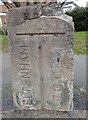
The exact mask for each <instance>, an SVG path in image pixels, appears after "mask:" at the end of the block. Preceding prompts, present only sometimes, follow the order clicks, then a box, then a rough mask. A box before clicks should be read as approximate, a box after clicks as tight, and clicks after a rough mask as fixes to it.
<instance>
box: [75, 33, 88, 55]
mask: <svg viewBox="0 0 88 120" xmlns="http://www.w3.org/2000/svg"><path fill="white" fill-rule="evenodd" d="M87 34H88V31H87V32H84V31H83V32H75V33H74V45H73V52H74V54H88V46H87V43H88V38H87Z"/></svg>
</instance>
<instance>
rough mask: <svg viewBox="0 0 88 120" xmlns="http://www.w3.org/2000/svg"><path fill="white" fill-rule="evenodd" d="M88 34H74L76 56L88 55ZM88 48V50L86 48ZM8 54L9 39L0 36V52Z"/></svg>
mask: <svg viewBox="0 0 88 120" xmlns="http://www.w3.org/2000/svg"><path fill="white" fill-rule="evenodd" d="M87 34H88V32H84V31H83V32H75V33H74V45H73V52H74V54H88V44H87V43H88V39H87V37H86V35H87ZM86 47H87V48H86ZM1 50H2V51H3V52H6V51H8V50H9V48H8V37H7V36H5V35H0V51H1Z"/></svg>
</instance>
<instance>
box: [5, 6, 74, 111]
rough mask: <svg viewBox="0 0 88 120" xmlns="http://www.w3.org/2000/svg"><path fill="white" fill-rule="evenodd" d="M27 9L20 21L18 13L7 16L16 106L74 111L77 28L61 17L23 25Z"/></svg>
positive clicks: (14, 10) (11, 12) (52, 17)
mask: <svg viewBox="0 0 88 120" xmlns="http://www.w3.org/2000/svg"><path fill="white" fill-rule="evenodd" d="M24 9H26V8H19V10H20V11H21V14H20V12H18V13H17V14H19V15H21V16H20V19H19V20H17V19H18V16H14V15H13V13H14V12H17V9H12V10H11V11H9V12H8V14H7V26H8V33H9V38H10V46H11V71H12V80H13V100H14V104H15V106H16V107H19V108H20V109H34V110H35V109H50V110H58V111H69V110H72V106H73V53H72V45H73V26H72V25H71V24H69V23H68V22H66V21H64V20H63V19H61V18H59V17H57V16H50V17H49V16H41V17H39V18H36V19H35V17H34V19H31V20H30V19H27V20H26V21H25V22H22V19H23V18H24V17H23V16H24V14H23V11H24ZM27 9H28V10H29V8H27ZM29 15H30V14H28V16H29ZM28 16H27V17H28ZM21 18H22V19H21ZM28 18H29V17H28Z"/></svg>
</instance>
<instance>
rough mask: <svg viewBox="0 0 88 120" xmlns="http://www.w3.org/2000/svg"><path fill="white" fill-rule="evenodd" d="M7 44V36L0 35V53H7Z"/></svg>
mask: <svg viewBox="0 0 88 120" xmlns="http://www.w3.org/2000/svg"><path fill="white" fill-rule="evenodd" d="M8 43H9V41H8V36H6V35H0V51H2V52H7V51H8V50H9V48H8Z"/></svg>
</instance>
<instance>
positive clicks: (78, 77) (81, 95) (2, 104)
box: [0, 53, 86, 118]
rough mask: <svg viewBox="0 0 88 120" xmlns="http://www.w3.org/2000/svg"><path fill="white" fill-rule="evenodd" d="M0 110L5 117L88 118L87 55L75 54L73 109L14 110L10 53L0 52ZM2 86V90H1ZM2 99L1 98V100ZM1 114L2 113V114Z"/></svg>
mask: <svg viewBox="0 0 88 120" xmlns="http://www.w3.org/2000/svg"><path fill="white" fill-rule="evenodd" d="M1 56H2V59H1V58H0V91H1V92H0V94H1V93H2V97H0V98H1V99H2V101H0V111H1V112H2V117H3V118H86V56H82V55H79V56H78V55H74V98H73V111H69V112H58V111H50V110H37V111H30V110H18V109H15V110H14V106H13V100H12V82H11V71H10V55H9V53H3V54H1V53H0V57H1ZM1 88H2V90H1ZM1 99H0V100H1ZM0 116H1V114H0Z"/></svg>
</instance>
